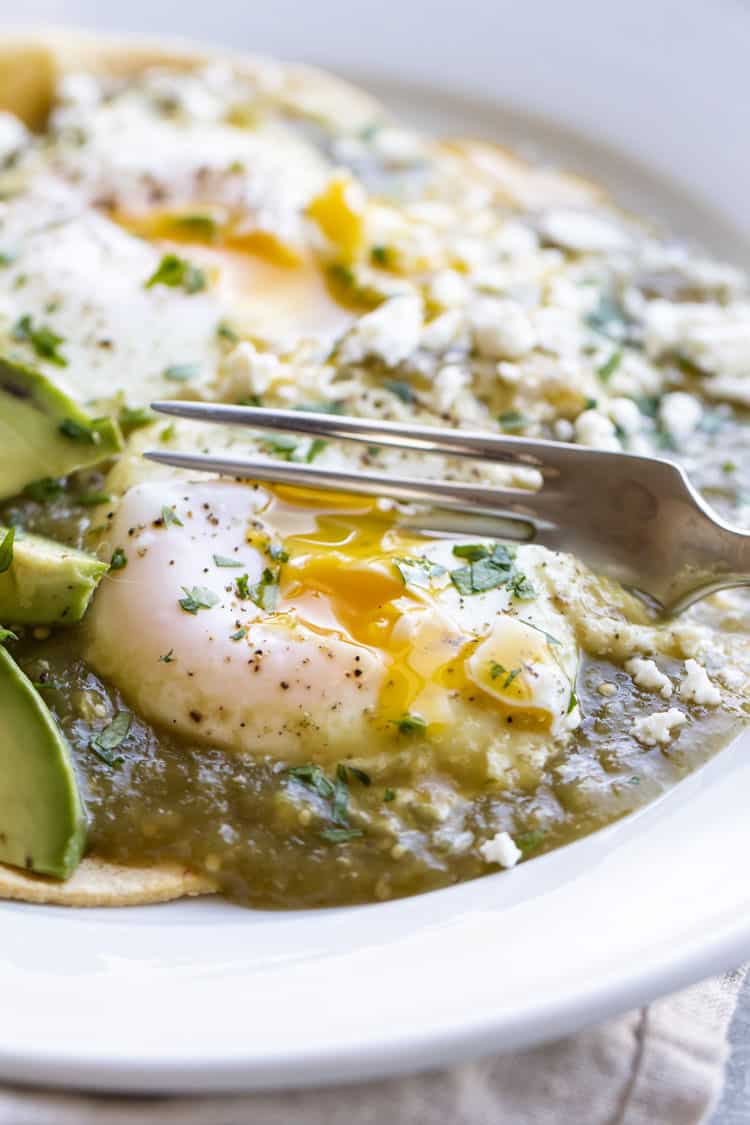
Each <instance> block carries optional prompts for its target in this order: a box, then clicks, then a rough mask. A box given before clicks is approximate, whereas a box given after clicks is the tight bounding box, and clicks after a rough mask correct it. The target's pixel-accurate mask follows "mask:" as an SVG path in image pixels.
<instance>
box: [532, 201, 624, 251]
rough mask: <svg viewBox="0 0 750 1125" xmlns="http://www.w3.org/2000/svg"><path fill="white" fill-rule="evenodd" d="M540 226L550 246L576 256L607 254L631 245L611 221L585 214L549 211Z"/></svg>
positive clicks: (588, 213) (603, 217)
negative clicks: (552, 243) (551, 244)
mask: <svg viewBox="0 0 750 1125" xmlns="http://www.w3.org/2000/svg"><path fill="white" fill-rule="evenodd" d="M539 226H540V230H541V232H542V235H543V236H544V237H545V238H546V239H547V240H548V241H549V242H554V243H555V245H557V246H562V247H564V248H565V249H566V250H572V251H573V252H574V253H576V254H586V253H590V254H607V253H610V252H613V251H617V250H624V249H625V248H626V247H627V246H628V244H629V242H630V239H629V238H628V236H627V234H626V232H625V231H624V230H622V229H621V228H620V227H617V226H615V224H614V223H613V222H612V221H611V220H610V219H608V218H606V217H605V216H604V215H592V214H591V213H590V212H586V211H549V212H548V213H547V214H546V215H544V216H542V219H541V222H540V224H539Z"/></svg>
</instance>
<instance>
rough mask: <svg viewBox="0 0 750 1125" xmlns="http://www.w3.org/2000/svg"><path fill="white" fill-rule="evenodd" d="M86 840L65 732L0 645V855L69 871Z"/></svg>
mask: <svg viewBox="0 0 750 1125" xmlns="http://www.w3.org/2000/svg"><path fill="white" fill-rule="evenodd" d="M85 844H86V812H85V809H84V805H83V801H82V800H81V796H80V793H79V791H78V784H77V782H76V776H75V771H74V769H73V761H72V756H71V752H70V747H69V746H68V744H67V742H66V741H65V738H64V737H63V735H62V733H61V732H60V730H59V729H58V727H57V725H56V723H55V721H54V719H53V718H52V716H51V714H50V713H49V711H48V709H47V707H46V705H45V703H44V701H43V700H42V698H41V696H40V695H39V694H38V692H37V691H35V689H34V687H33V686H32V684H31V681H30V680H29V679H28V678H27V677H26V676H25V675H24V674H23V672H22V671H21V669H20V668H19V667H18V665H17V664H16V663H15V661H14V660H13V658H12V657H11V655H10V653H9V652H8V651H7V650H6V649H5V648H3V647H2V645H0V863H9V864H11V866H13V867H22V868H24V869H25V870H26V871H33V872H34V873H35V874H37V875H52V876H54V877H55V878H56V879H67V878H69V876H70V875H72V874H73V872H74V871H75V869H76V867H77V866H78V863H79V860H80V859H81V856H82V855H83V849H84V847H85Z"/></svg>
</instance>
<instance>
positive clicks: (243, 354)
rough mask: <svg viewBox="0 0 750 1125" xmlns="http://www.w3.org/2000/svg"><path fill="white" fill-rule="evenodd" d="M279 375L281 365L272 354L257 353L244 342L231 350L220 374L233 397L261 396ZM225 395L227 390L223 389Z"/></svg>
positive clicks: (251, 346)
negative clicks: (224, 378) (229, 386)
mask: <svg viewBox="0 0 750 1125" xmlns="http://www.w3.org/2000/svg"><path fill="white" fill-rule="evenodd" d="M280 373H281V363H280V362H279V360H278V357H277V356H275V355H274V354H273V352H258V351H257V350H256V349H255V347H254V346H253V345H252V344H251V343H249V342H248V341H246V340H243V341H242V343H240V344H238V345H237V347H236V348H233V349H232V351H231V352H230V353H229V355H228V356H227V358H226V359H225V360H224V363H223V365H222V374H223V375H224V376H225V377H226V378H227V379H228V380H229V382H230V383H231V384H232V386H231V390H232V391H234V392H235V397H237V396H242V395H243V394H245V395H247V394H255V395H262V394H265V392H266V391H267V390H268V388H269V387H270V386H271V384H272V383H273V382H274V381H275V380H276V379H278V377H279V375H280ZM223 389H224V393H225V394H226V393H227V391H228V389H229V388H226V387H224V388H223Z"/></svg>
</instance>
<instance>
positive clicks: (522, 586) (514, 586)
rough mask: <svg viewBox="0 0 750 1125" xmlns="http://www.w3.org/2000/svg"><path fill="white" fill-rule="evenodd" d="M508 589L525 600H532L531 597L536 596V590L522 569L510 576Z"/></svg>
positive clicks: (514, 595) (515, 596)
mask: <svg viewBox="0 0 750 1125" xmlns="http://www.w3.org/2000/svg"><path fill="white" fill-rule="evenodd" d="M508 589H509V590H510V592H511V594H512V595H513V597H514V598H521V599H522V600H523V601H530V600H531V598H535V597H536V590H535V589H534V587H533V586H532V585H531V583H530V582H529V580H528V578H527V577H526V575H525V574H522V573H521V571H520V570H517V571H516V572H515V574H513V575H512V577H511V578H510V580H509V582H508Z"/></svg>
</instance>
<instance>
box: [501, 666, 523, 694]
mask: <svg viewBox="0 0 750 1125" xmlns="http://www.w3.org/2000/svg"><path fill="white" fill-rule="evenodd" d="M522 671H523V668H511V670H510V672H508V675H507V676H506V677H505V680H504V682H503V689H505V688H509V687H510V685H511V684H512V683H513V681H514V680H515V678H516V676H520V675H521V672H522Z"/></svg>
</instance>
